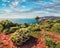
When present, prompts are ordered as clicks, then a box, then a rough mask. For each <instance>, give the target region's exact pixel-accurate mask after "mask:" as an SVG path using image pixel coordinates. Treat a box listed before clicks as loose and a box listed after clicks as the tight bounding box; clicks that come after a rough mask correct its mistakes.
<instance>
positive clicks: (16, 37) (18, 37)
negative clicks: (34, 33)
mask: <svg viewBox="0 0 60 48" xmlns="http://www.w3.org/2000/svg"><path fill="white" fill-rule="evenodd" d="M29 38H30V34H29V30H28V29H25V28H22V29H19V30H17V31H16V32H15V33H13V34H12V35H11V37H10V40H11V41H12V42H14V43H15V44H16V45H22V44H23V43H25V42H26V41H27V40H28V39H29Z"/></svg>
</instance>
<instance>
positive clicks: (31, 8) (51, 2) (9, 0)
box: [0, 0, 60, 18]
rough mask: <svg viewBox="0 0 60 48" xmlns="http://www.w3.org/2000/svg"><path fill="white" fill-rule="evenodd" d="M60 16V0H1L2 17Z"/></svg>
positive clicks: (0, 10)
mask: <svg viewBox="0 0 60 48" xmlns="http://www.w3.org/2000/svg"><path fill="white" fill-rule="evenodd" d="M36 16H60V0H0V18H34V17H36Z"/></svg>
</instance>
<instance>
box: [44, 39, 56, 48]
mask: <svg viewBox="0 0 60 48" xmlns="http://www.w3.org/2000/svg"><path fill="white" fill-rule="evenodd" d="M45 44H46V46H48V47H50V48H55V46H56V44H55V43H54V42H52V41H51V40H46V41H45Z"/></svg>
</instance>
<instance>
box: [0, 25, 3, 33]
mask: <svg viewBox="0 0 60 48" xmlns="http://www.w3.org/2000/svg"><path fill="white" fill-rule="evenodd" d="M2 30H3V25H2V24H0V32H2Z"/></svg>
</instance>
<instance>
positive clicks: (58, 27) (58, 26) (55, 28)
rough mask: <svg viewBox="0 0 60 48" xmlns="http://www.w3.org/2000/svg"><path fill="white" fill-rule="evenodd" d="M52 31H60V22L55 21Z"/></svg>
mask: <svg viewBox="0 0 60 48" xmlns="http://www.w3.org/2000/svg"><path fill="white" fill-rule="evenodd" d="M51 31H53V32H56V33H60V23H55V24H54V25H53V27H52V28H51Z"/></svg>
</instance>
